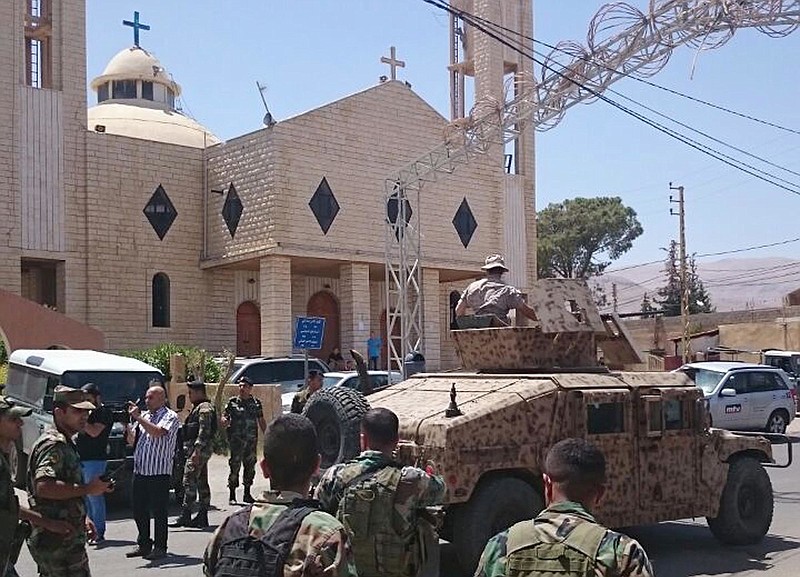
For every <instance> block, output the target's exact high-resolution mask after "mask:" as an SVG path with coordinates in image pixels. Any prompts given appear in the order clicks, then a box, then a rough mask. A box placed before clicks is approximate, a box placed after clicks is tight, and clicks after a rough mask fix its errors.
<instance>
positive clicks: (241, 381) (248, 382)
mask: <svg viewBox="0 0 800 577" xmlns="http://www.w3.org/2000/svg"><path fill="white" fill-rule="evenodd" d="M237 384H239V385H248V386H250V387H252V386H253V379H251V378H250V377H242V378H240V379H239V380H238V381H237Z"/></svg>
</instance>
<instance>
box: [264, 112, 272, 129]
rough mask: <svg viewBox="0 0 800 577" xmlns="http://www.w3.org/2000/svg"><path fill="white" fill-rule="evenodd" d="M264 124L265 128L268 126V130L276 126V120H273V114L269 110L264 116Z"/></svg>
mask: <svg viewBox="0 0 800 577" xmlns="http://www.w3.org/2000/svg"><path fill="white" fill-rule="evenodd" d="M263 122H264V126H266V127H267V128H269V127H270V126H273V125H274V124H275V119H274V118H272V114H271V113H270V111H269V110H267V113H266V114H265V115H264V120H263Z"/></svg>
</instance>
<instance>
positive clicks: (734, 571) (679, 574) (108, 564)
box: [17, 419, 800, 577]
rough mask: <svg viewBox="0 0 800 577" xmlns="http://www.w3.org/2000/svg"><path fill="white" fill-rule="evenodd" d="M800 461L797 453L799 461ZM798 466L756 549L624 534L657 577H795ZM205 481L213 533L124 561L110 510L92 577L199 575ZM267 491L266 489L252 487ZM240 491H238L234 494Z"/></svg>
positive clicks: (93, 551) (691, 530)
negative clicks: (156, 555)
mask: <svg viewBox="0 0 800 577" xmlns="http://www.w3.org/2000/svg"><path fill="white" fill-rule="evenodd" d="M789 432H790V434H793V436H794V441H795V445H794V447H795V449H797V450H799V451H800V444H798V443H800V419H798V420H797V421H795V422H794V423H792V427H791V428H790V431H789ZM785 450H786V448H785V447H778V448H776V456H777V457H778V458H779V459H782V458H784V455H785ZM797 458H798V459H800V452H798V453H797ZM798 471H800V464H798V463H795V464H793V465H792V466H791V467H790V468H788V469H770V470H769V475H770V478H771V479H772V485H773V489H774V491H775V514H774V518H773V521H772V528H771V531H770V533H769V534H768V535H767V537H766V538H765V539H764V540H763V541H762V542H761V543H760V544H758V545H752V546H744V547H729V546H724V545H721V544H720V543H718V542H717V541H716V540H715V539H714V537H712V535H711V533H710V532H709V530H708V528H707V526H706V523H705V521H704V520H702V519H700V520H694V521H693V520H686V521H679V522H671V523H661V524H659V525H653V526H648V527H634V528H630V529H627V530H626V531H627V532H628V533H629V534H631V535H632V536H633V537H635V538H636V539H638V540H639V541H640V542H641V543H642V545H644V547H645V549H646V550H647V552H648V554H649V555H650V557H651V559H652V560H653V564H654V565H655V570H656V574H657V575H658V576H659V577H719V576H725V575H737V576H742V577H744V576H749V575H758V576H759V577H794V576H795V575H798V574H800V569H798V566H800V486H798V485H799V483H798V482H799V481H800V474H798ZM209 477H210V478H211V479H212V505H213V506H215V509H214V510H213V511H211V513H210V514H209V520H210V522H211V523H212V527H210V528H209V529H207V530H205V531H200V530H196V529H174V530H172V529H171V530H170V534H169V552H170V555H169V556H168V557H167V558H166V559H164V560H162V561H160V562H152V563H151V562H148V561H144V560H142V559H141V558H136V559H127V558H125V552H126V551H128V550H129V549H131V548H133V547H134V545H135V539H136V527H135V525H134V523H133V520H132V519H131V518H129V515H130V511H129V510H127V509H116V510H112V511H111V512H110V514H109V516H110V520H109V522H108V529H107V531H106V539H107V540H106V542H105V544H104V545H103V546H102V547H94V546H90V547H89V560H90V563H91V569H92V573H93V574H94V575H96V576H97V575H109V574H112V572H113V573H115V574H119V575H129V576H132V575H136V576H141V577H146V576H147V575H150V574H152V575H155V570H156V569H167V570H168V571H169V572H168V573H166V574H165V573H161V574H160V575H161V577H188V576H189V575H193V576H196V575H201V574H202V569H201V564H202V557H203V550H204V549H205V546H206V544H207V543H208V540H209V538H210V536H211V533H212V531H213V528H214V526H216V525H217V524H218V523H220V522H221V520H222V519H223V518H224V517H225V516H226V515H227V514H228V513H230V512H231V511H232V510H233V509H234V507H232V506H229V505H228V504H227V490H226V487H225V485H226V477H227V460H226V459H225V458H224V457H218V456H215V457H214V458H213V459H212V461H211V466H210V470H209ZM265 487H266V481H264V480H263V479H262V482H261V484H260V485H259V483H257V484H256V488H257V489H263V488H265ZM240 491H241V489H240ZM455 567H456V564H455V560H454V555H453V552H452V550H451V549H450V548H449V546H448V545H447V544H443V551H442V573H441V575H442V577H468V576H467V575H464V574H463V572H460V571H458V570H457V569H456V568H455ZM17 571H18V572H19V574H20V575H21V576H22V577H26V576H33V575H36V568H35V564H34V563H33V561H32V559H31V557H30V554H29V553H28V551H27V548H24V549H23V552H22V555H21V557H20V560H19V562H18V563H17Z"/></svg>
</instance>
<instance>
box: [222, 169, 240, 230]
mask: <svg viewBox="0 0 800 577" xmlns="http://www.w3.org/2000/svg"><path fill="white" fill-rule="evenodd" d="M243 212H244V205H243V204H242V199H241V198H239V194H238V193H237V192H236V187H235V186H233V183H231V185H230V186H229V187H228V196H226V197H225V204H223V205H222V220H224V221H225V224H226V225H227V226H228V232H230V233H231V238H233V237H234V235H235V234H236V228H237V227H238V226H239V219H241V218H242V213H243Z"/></svg>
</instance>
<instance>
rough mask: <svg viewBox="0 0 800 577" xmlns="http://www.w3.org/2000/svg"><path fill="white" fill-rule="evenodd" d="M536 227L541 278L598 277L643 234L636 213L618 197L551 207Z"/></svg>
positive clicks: (568, 201)
mask: <svg viewBox="0 0 800 577" xmlns="http://www.w3.org/2000/svg"><path fill="white" fill-rule="evenodd" d="M537 228H538V233H537V234H538V250H537V252H538V274H539V277H540V278H551V277H562V278H589V277H591V276H596V275H599V274H600V273H602V272H603V271H604V270H605V269H606V268H607V267H608V265H610V264H611V263H612V262H613V261H615V260H616V259H618V258H619V257H621V256H622V255H623V254H625V253H626V252H627V251H628V250H630V248H631V247H632V246H633V241H634V240H635V239H636V238H637V237H638V236H640V235H641V234H642V232H643V229H642V225H641V224H640V223H639V220H638V219H637V218H636V211H634V210H633V209H632V208H630V207H627V206H625V205H624V204H622V199H620V198H619V197H616V196H614V197H596V198H581V197H578V198H573V199H571V200H565V201H563V202H559V203H554V204H549V205H548V206H547V207H546V208H544V209H543V210H541V211H540V212H539V215H538V220H537Z"/></svg>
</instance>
